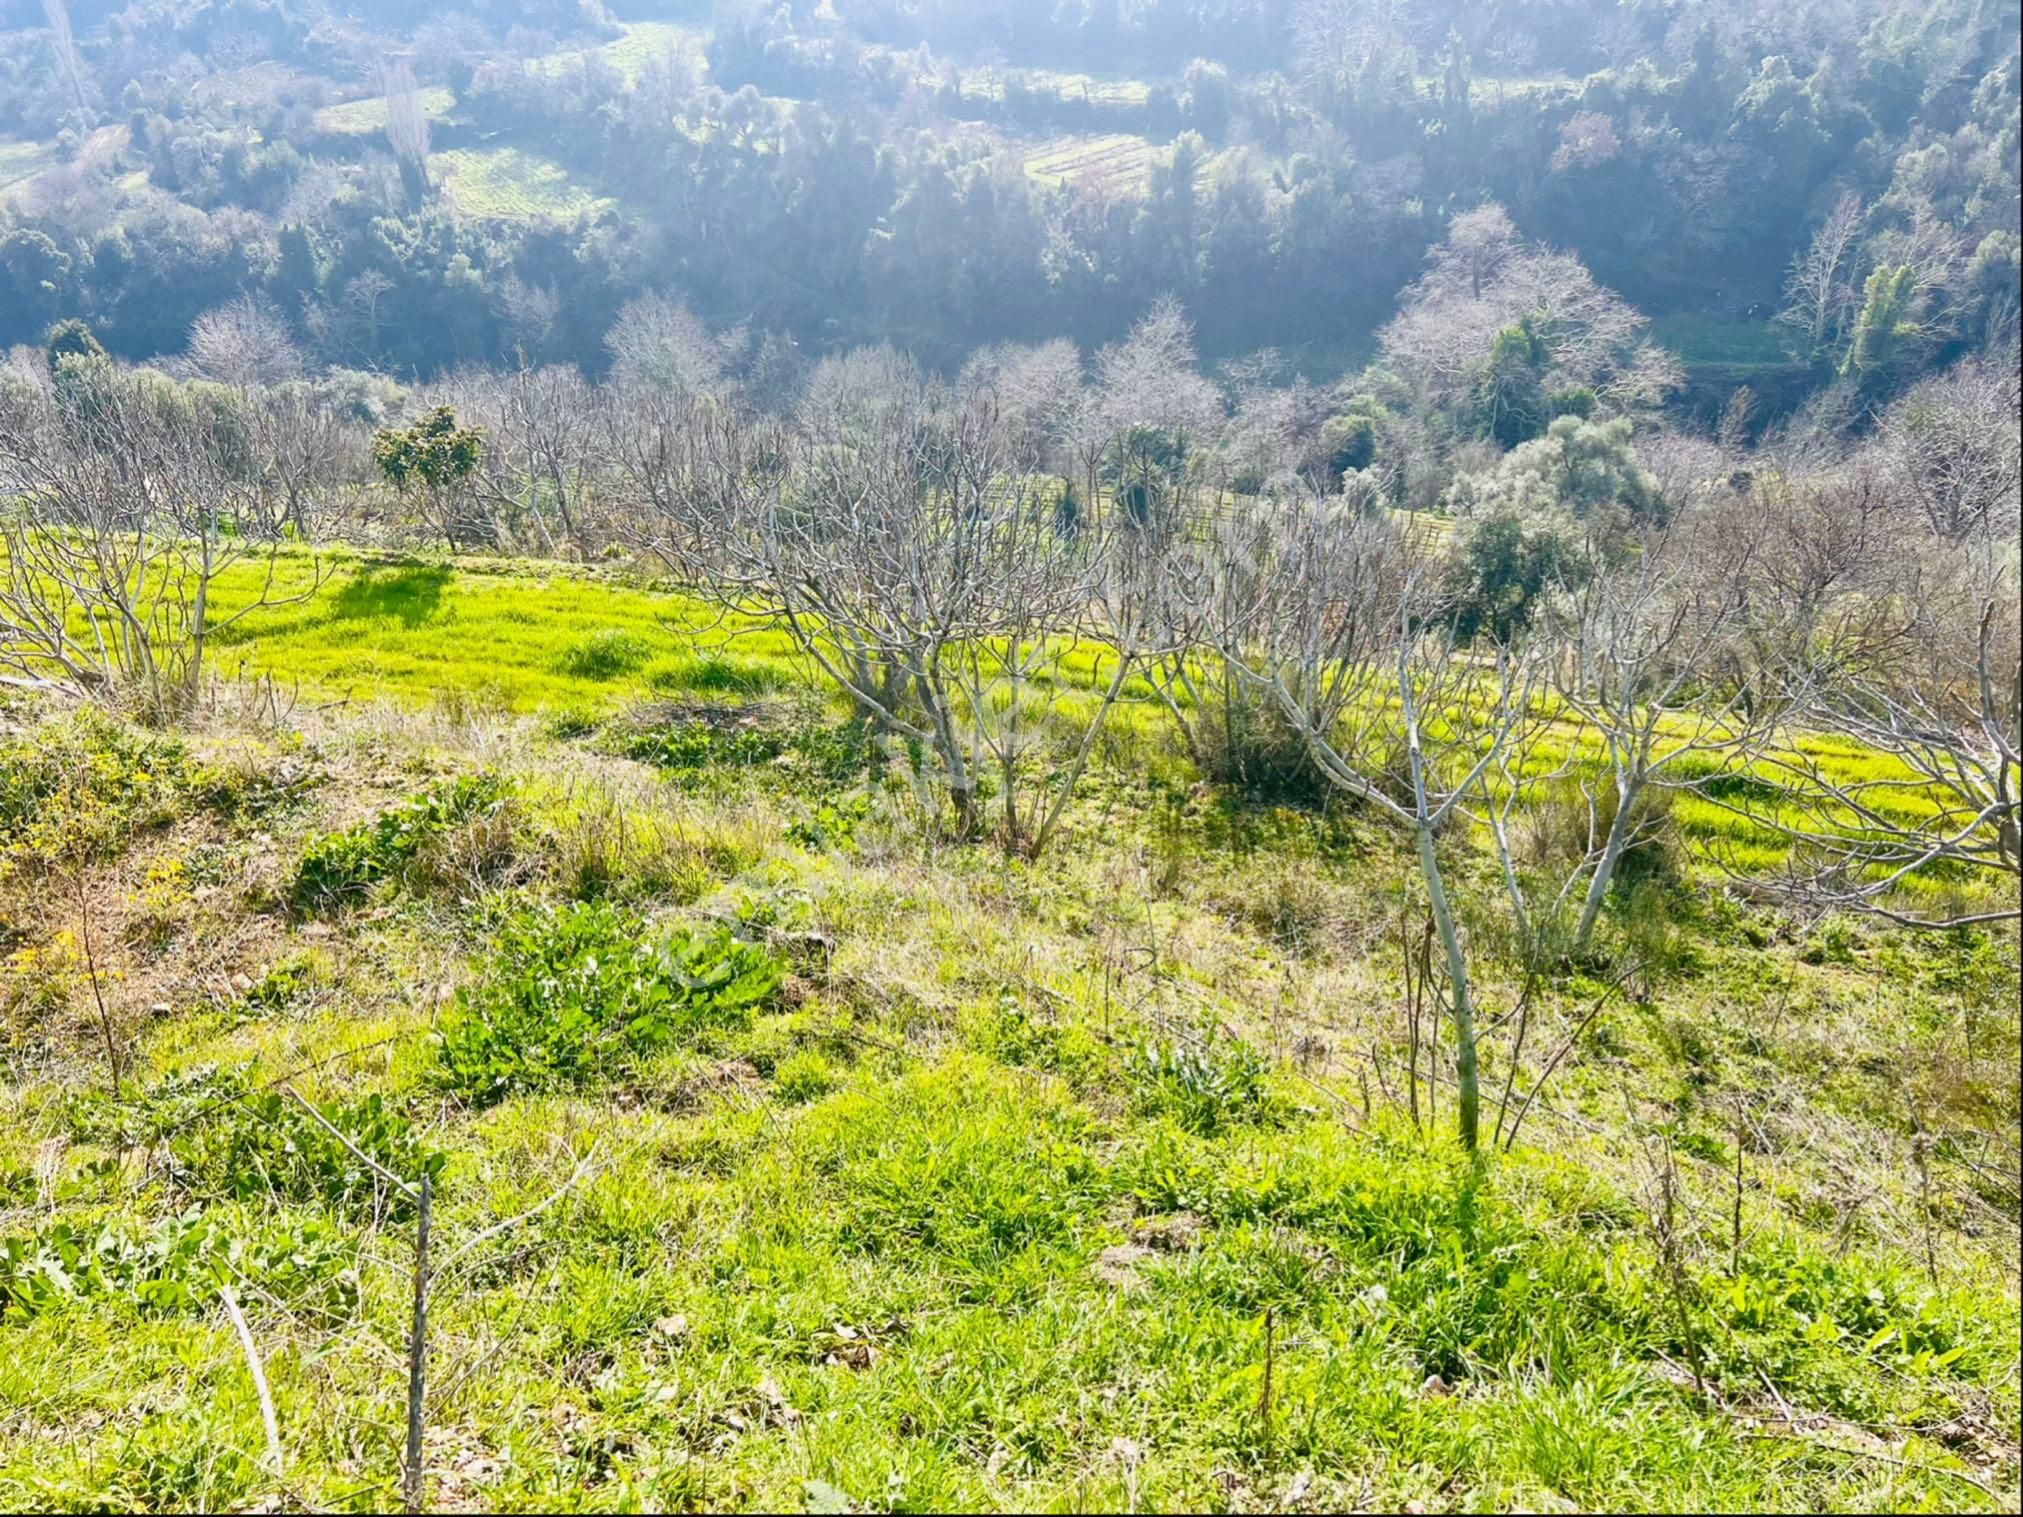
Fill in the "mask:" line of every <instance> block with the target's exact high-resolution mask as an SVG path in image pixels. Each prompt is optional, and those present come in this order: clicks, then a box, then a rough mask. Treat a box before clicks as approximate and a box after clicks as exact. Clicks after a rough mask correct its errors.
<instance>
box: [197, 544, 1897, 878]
mask: <svg viewBox="0 0 2023 1517" xmlns="http://www.w3.org/2000/svg"><path fill="white" fill-rule="evenodd" d="M282 563H283V572H282V574H281V576H280V577H279V579H278V581H277V584H278V586H279V588H280V593H281V594H282V595H284V596H286V595H293V594H296V593H300V592H301V591H303V590H305V589H306V588H307V586H308V585H309V584H310V583H312V582H313V580H314V577H315V576H317V575H321V576H322V577H323V579H322V584H321V586H320V588H319V589H317V590H316V592H315V594H314V596H313V597H312V598H311V599H309V600H307V601H305V602H303V603H300V604H295V605H284V606H279V607H276V608H274V609H271V610H262V611H258V612H256V613H254V614H253V615H252V616H250V617H248V618H247V619H245V620H244V621H242V622H239V623H238V624H237V625H235V626H234V627H232V628H231V629H230V630H229V632H228V633H227V634H226V635H225V636H224V637H223V638H221V639H220V641H219V643H218V649H217V659H218V662H219V665H220V667H221V668H223V669H225V670H227V671H229V672H233V673H241V672H244V673H252V674H269V675H273V676H275V677H277V678H280V679H283V680H286V681H290V682H293V683H296V684H299V685H300V686H302V687H303V688H305V689H307V690H308V691H310V692H311V693H312V695H313V696H314V697H315V698H319V699H329V698H333V697H336V698H359V697H363V696H373V697H379V698H387V699H392V700H396V701H402V702H406V703H408V704H423V703H426V702H429V701H432V700H436V699H440V698H443V697H454V698H457V699H460V700H475V701H477V702H479V703H481V704H484V705H489V706H495V707H497V708H498V709H500V710H502V711H506V712H510V713H515V714H521V715H535V716H540V715H551V716H552V715H554V714H556V713H559V712H580V713H586V714H589V715H594V716H598V717H602V716H608V715H610V714H611V713H612V712H614V711H616V710H618V709H620V708H621V707H622V706H624V705H626V704H627V703H628V702H633V701H637V700H640V699H643V698H652V697H655V696H662V695H669V694H694V695H704V694H708V693H709V692H710V691H712V690H715V689H721V688H724V687H725V686H727V685H728V686H735V685H737V684H738V683H740V682H742V683H744V684H746V685H749V686H752V687H754V688H762V689H771V688H786V687H804V688H813V687H814V683H815V678H814V673H813V671H811V670H810V669H809V668H808V667H806V666H805V665H804V664H803V663H801V662H800V661H799V660H798V659H797V658H796V657H795V656H794V653H793V649H792V644H791V642H790V641H789V640H788V638H787V637H786V635H785V634H784V633H782V632H779V631H776V630H773V629H771V628H768V627H766V626H764V625H762V624H760V623H756V622H753V621H751V620H749V619H745V618H741V617H737V616H727V615H725V614H724V613H722V612H721V611H719V610H718V609H716V608H713V607H710V606H707V605H704V604H701V603H699V602H696V601H694V600H691V599H688V598H686V597H683V596H680V595H675V594H670V593H667V592H664V591H659V590H653V589H649V588H642V587H639V586H637V585H632V584H628V583H626V582H625V581H624V580H622V579H620V578H617V577H615V576H613V575H611V574H610V573H608V572H601V571H595V570H567V569H560V568H558V569H554V570H552V571H548V572H538V571H535V572H530V571H529V569H528V568H527V567H526V566H525V565H523V564H517V563H513V562H510V561H500V562H497V563H492V564H487V563H485V562H483V561H478V560H468V559H467V560H461V561H456V562H450V561H445V560H438V559H428V558H416V559H411V560H401V559H398V558H394V559H385V560H381V559H371V558H368V559H361V558H359V557H357V556H355V555H352V554H349V553H346V552H342V551H339V552H336V553H332V554H328V555H324V556H323V557H322V558H320V559H318V560H312V559H311V558H310V557H309V556H308V555H306V554H303V553H300V552H291V553H290V554H288V555H286V556H285V557H284V558H283V560H282ZM261 582H262V576H261V574H260V573H259V572H256V570H255V568H254V566H253V565H252V564H250V563H249V564H247V565H244V566H242V567H241V568H240V569H238V570H237V571H235V572H234V573H233V574H231V575H229V576H228V577H227V578H226V580H225V581H224V582H223V584H222V586H221V590H220V598H221V605H222V608H223V611H224V613H225V614H228V615H229V614H230V612H231V611H232V610H233V609H234V608H235V606H236V604H237V603H238V602H237V599H236V598H237V597H239V596H243V595H246V594H250V593H251V592H252V591H253V590H254V589H255V588H257V587H258V585H259V584H260V583H261ZM600 648H601V649H605V650H606V651H607V654H608V656H602V657H600V656H598V650H599V649H600ZM1103 658H1104V651H1103V650H1102V649H1100V648H1097V647H1095V646H1094V645H1090V646H1088V647H1086V648H1082V649H1079V650H1077V651H1076V652H1075V653H1074V654H1072V655H1071V656H1070V657H1068V659H1067V660H1066V661H1065V663H1064V664H1063V666H1062V673H1063V674H1064V676H1066V677H1068V678H1072V679H1077V680H1080V681H1081V682H1082V684H1083V686H1084V687H1085V688H1087V689H1089V690H1090V691H1092V692H1093V690H1094V689H1096V688H1097V687H1099V686H1100V684H1101V682H1102V679H1103V676H1104V668H1103V662H1102V661H1103ZM1129 693H1130V694H1131V695H1132V696H1133V697H1134V702H1133V703H1132V704H1127V705H1126V706H1125V707H1124V708H1122V709H1121V711H1120V712H1119V715H1118V725H1119V727H1120V729H1122V731H1124V732H1125V733H1126V734H1128V735H1129V737H1130V738H1131V739H1132V740H1136V741H1149V739H1150V737H1151V735H1152V734H1153V733H1154V732H1155V731H1157V730H1158V729H1159V728H1160V727H1161V724H1162V723H1163V721H1164V718H1163V716H1162V714H1161V712H1160V709H1159V707H1158V706H1157V704H1156V703H1155V702H1154V701H1153V700H1152V699H1151V696H1152V691H1151V689H1150V687H1149V686H1147V685H1144V684H1143V683H1142V682H1138V683H1135V684H1133V685H1132V686H1131V687H1130V690H1129ZM1073 709H1074V708H1073V707H1072V705H1071V707H1070V711H1071V712H1072V710H1073ZM1799 747H1800V749H1801V750H1802V751H1803V752H1804V753H1805V754H1806V755H1807V756H1809V757H1810V758H1812V759H1814V760H1816V761H1817V762H1818V763H1819V764H1820V765H1821V767H1822V768H1823V770H1824V771H1825V772H1826V773H1827V774H1828V775H1830V776H1832V777H1833V778H1834V779H1836V780H1839V781H1843V782H1845V781H1860V780H1872V779H1893V780H1905V779H1908V778H1909V777H1910V776H1909V774H1908V772H1907V771H1905V770H1903V769H1901V767H1899V766H1896V765H1893V764H1885V763H1882V762H1881V761H1880V760H1878V758H1877V757H1876V756H1875V755H1874V754H1871V753H1868V752H1865V751H1864V750H1862V749H1860V748H1858V747H1855V746H1852V745H1849V744H1845V743H1837V742H1834V741H1831V740H1828V739H1824V738H1817V737H1806V738H1803V739H1800V740H1799ZM1597 752H1598V748H1597V740H1596V738H1595V737H1594V735H1593V734H1592V733H1590V732H1586V731H1583V730H1581V729H1579V728H1578V727H1576V726H1574V725H1572V724H1570V723H1562V724H1559V725H1558V726H1557V727H1556V729H1555V730H1554V732H1553V734H1552V736H1551V740H1550V741H1547V742H1545V743H1542V744H1540V745H1539V746H1538V748H1537V749H1536V751H1535V752H1534V754H1533V756H1532V759H1531V767H1532V768H1533V769H1535V770H1537V771H1539V772H1545V771H1547V770H1551V769H1553V768H1556V767H1558V766H1559V765H1561V764H1562V763H1564V762H1565V761H1566V760H1568V759H1569V758H1574V759H1576V760H1578V759H1579V758H1580V757H1582V756H1583V755H1590V756H1591V755H1595V754H1596V753H1597ZM1899 804H1900V806H1901V808H1902V809H1903V810H1904V811H1905V813H1906V815H1917V814H1921V813H1929V811H1930V810H1931V809H1932V806H1933V803H1932V802H1931V801H1929V800H1924V799H1920V798H1918V797H1916V796H1915V795H1907V796H1905V797H1903V798H1901V800H1900V803H1899ZM1673 806H1674V812H1673V814H1674V819H1675V821H1676V823H1677V825H1678V827H1679V829H1680V831H1681V833H1682V835H1683V837H1684V838H1685V839H1686V840H1687V841H1688V842H1689V843H1690V844H1691V845H1693V846H1695V847H1698V848H1703V849H1704V848H1710V847H1718V848H1719V849H1721V850H1722V851H1723V852H1724V854H1727V855H1730V856H1732V859H1733V861H1734V862H1737V863H1741V864H1750V865H1757V866H1764V865H1771V864H1774V863H1775V862H1776V861H1777V860H1779V859H1780V858H1781V857H1782V856H1783V854H1784V852H1785V847H1786V845H1785V843H1784V841H1783V840H1782V839H1781V838H1780V837H1778V836H1776V835H1775V834H1772V833H1768V832H1765V831H1763V830H1762V829H1760V828H1756V827H1754V826H1752V825H1751V824H1750V823H1748V822H1747V821H1745V820H1744V819H1743V818H1741V817H1738V816H1737V815H1736V814H1735V812H1733V811H1732V810H1729V809H1727V808H1725V807H1723V806H1722V805H1720V804H1719V803H1718V802H1716V801H1714V800H1710V799H1702V798H1699V797H1697V796H1693V795H1682V796H1679V797H1678V798H1677V799H1676V800H1675V802H1674V803H1673Z"/></svg>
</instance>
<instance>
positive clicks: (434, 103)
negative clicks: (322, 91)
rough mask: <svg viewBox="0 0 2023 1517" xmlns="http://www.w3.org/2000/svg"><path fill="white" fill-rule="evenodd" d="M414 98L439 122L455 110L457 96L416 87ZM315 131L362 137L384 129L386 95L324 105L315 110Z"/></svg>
mask: <svg viewBox="0 0 2023 1517" xmlns="http://www.w3.org/2000/svg"><path fill="white" fill-rule="evenodd" d="M415 100H416V102H417V103H418V104H419V105H420V106H421V109H422V114H423V115H425V116H427V117H428V118H429V120H431V121H440V120H441V119H442V118H443V117H445V116H447V115H449V113H450V112H451V111H452V110H453V109H455V107H456V103H457V97H456V96H455V95H454V94H452V93H451V92H450V91H449V90H448V89H446V88H443V87H441V86H437V87H436V88H433V89H425V90H416V91H415ZM316 130H317V131H319V132H326V133H328V134H330V135H331V136H334V137H363V136H366V135H368V134H370V133H372V132H383V131H385V130H386V97H385V96H384V95H373V96H370V97H368V98H367V99H364V100H347V101H346V102H345V103H344V104H342V105H326V106H325V107H323V109H322V110H320V111H318V112H317V113H316Z"/></svg>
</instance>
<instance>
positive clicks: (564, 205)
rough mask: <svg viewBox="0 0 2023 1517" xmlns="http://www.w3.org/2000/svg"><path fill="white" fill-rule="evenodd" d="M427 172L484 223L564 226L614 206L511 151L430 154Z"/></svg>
mask: <svg viewBox="0 0 2023 1517" xmlns="http://www.w3.org/2000/svg"><path fill="white" fill-rule="evenodd" d="M429 171H430V172H431V173H432V174H433V175H434V176H435V179H436V182H437V183H438V184H440V185H441V186H442V188H443V193H444V194H446V195H448V196H449V198H450V200H451V202H452V203H453V204H454V205H455V206H456V208H457V209H458V210H460V211H462V212H463V213H464V214H465V215H468V216H476V217H479V218H481V219H484V220H488V221H524V220H531V219H535V218H539V217H553V218H556V219H558V220H564V221H566V220H569V219H571V218H573V217H576V216H579V215H581V214H583V213H584V212H593V213H594V212H596V211H600V210H603V209H605V208H607V207H609V206H610V205H611V204H612V203H613V202H611V201H610V200H608V199H605V198H603V197H601V196H598V195H593V194H591V193H590V192H589V191H588V190H586V189H585V188H583V186H582V185H581V184H579V183H576V182H574V181H573V180H572V179H571V177H570V174H569V171H568V170H567V169H565V168H563V167H562V165H560V164H559V163H556V162H555V161H554V160H553V159H550V158H543V157H541V156H540V155H539V154H537V153H528V152H522V151H521V150H520V149H519V148H515V147H491V148H454V149H451V150H450V151H448V152H443V153H432V154H430V155H429Z"/></svg>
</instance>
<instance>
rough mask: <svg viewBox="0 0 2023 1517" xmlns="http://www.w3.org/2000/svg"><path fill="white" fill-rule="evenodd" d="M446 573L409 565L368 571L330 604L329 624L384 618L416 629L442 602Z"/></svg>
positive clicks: (434, 567)
mask: <svg viewBox="0 0 2023 1517" xmlns="http://www.w3.org/2000/svg"><path fill="white" fill-rule="evenodd" d="M449 581H450V571H449V569H447V568H446V567H444V566H443V565H441V564H411V565H408V566H406V567H403V568H399V569H394V570H390V571H384V570H379V569H368V570H367V571H366V572H365V573H363V574H360V575H358V576H357V577H356V578H355V579H353V580H351V582H350V583H348V584H347V585H345V587H344V588H343V589H342V590H339V591H338V592H337V594H336V595H334V596H332V597H331V600H330V617H331V619H332V620H333V621H366V620H378V619H380V618H386V619H388V620H392V621H398V622H399V623H400V624H401V625H402V626H404V627H419V626H420V625H421V624H422V623H423V622H425V621H427V620H428V619H429V618H430V617H431V616H433V615H435V609H436V607H437V606H438V605H439V604H440V603H441V601H442V598H443V587H444V586H445V585H447V584H448V583H449Z"/></svg>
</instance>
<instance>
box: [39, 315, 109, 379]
mask: <svg viewBox="0 0 2023 1517" xmlns="http://www.w3.org/2000/svg"><path fill="white" fill-rule="evenodd" d="M42 351H43V352H44V353H45V354H46V355H47V356H48V358H49V367H50V368H52V369H54V368H56V367H57V366H58V365H59V363H60V362H61V361H62V360H63V359H65V358H103V357H105V348H104V346H103V345H102V344H100V342H99V340H98V339H97V338H96V337H94V336H93V335H92V332H91V328H90V327H89V326H87V325H86V324H85V323H84V322H82V321H79V320H78V319H77V318H76V317H75V316H73V317H71V318H69V319H68V320H66V321H59V322H58V323H57V324H56V325H55V326H53V327H51V328H50V329H49V332H48V334H47V335H46V336H45V337H44V338H43V340H42Z"/></svg>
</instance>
